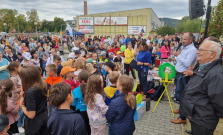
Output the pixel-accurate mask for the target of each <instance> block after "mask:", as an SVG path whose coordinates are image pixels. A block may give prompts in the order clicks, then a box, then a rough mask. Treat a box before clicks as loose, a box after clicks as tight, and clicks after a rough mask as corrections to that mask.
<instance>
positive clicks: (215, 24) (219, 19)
mask: <svg viewBox="0 0 223 135" xmlns="http://www.w3.org/2000/svg"><path fill="white" fill-rule="evenodd" d="M208 35H212V36H216V37H217V38H219V37H220V36H221V35H223V0H220V1H219V2H218V5H217V6H216V7H213V8H212V13H211V17H210V23H209V27H208Z"/></svg>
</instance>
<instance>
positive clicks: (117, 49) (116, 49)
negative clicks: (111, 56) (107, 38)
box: [115, 47, 121, 55]
mask: <svg viewBox="0 0 223 135" xmlns="http://www.w3.org/2000/svg"><path fill="white" fill-rule="evenodd" d="M117 51H121V49H120V48H118V47H117V48H115V55H116V53H117Z"/></svg>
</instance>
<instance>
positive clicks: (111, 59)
mask: <svg viewBox="0 0 223 135" xmlns="http://www.w3.org/2000/svg"><path fill="white" fill-rule="evenodd" d="M108 56H109V60H110V61H113V59H114V57H115V54H114V53H113V52H110V53H109V54H108Z"/></svg>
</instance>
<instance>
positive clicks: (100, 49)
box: [96, 42, 107, 54]
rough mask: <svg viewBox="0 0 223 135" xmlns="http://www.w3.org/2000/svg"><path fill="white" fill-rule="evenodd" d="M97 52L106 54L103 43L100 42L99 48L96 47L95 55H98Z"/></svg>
mask: <svg viewBox="0 0 223 135" xmlns="http://www.w3.org/2000/svg"><path fill="white" fill-rule="evenodd" d="M98 51H101V52H102V51H104V52H106V54H107V50H106V49H105V47H104V43H103V42H100V43H99V46H98V49H97V50H96V53H97V54H98Z"/></svg>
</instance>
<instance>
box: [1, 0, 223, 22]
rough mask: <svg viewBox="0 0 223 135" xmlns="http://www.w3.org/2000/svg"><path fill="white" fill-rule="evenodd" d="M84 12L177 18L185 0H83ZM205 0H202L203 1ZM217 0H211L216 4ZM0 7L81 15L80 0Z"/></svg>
mask: <svg viewBox="0 0 223 135" xmlns="http://www.w3.org/2000/svg"><path fill="white" fill-rule="evenodd" d="M87 1H88V14H96V13H105V12H115V11H123V10H132V9H141V8H152V9H153V11H154V12H155V13H156V14H157V16H158V17H159V18H161V17H169V18H177V19H181V18H182V17H183V16H188V15H189V10H188V7H189V6H188V2H189V0H168V1H167V0H138V1H136V0H87ZM207 1H208V0H204V2H205V4H207ZM218 1H219V0H212V5H214V6H216V5H217V2H218ZM1 8H8V9H16V10H18V12H19V13H20V14H26V12H27V11H28V10H30V9H32V8H34V9H36V10H37V11H38V14H39V18H40V20H41V21H42V20H43V19H47V20H51V21H52V20H53V19H54V17H60V18H63V19H64V20H72V19H73V17H75V16H77V15H83V12H84V0H60V1H58V0H1Z"/></svg>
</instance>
